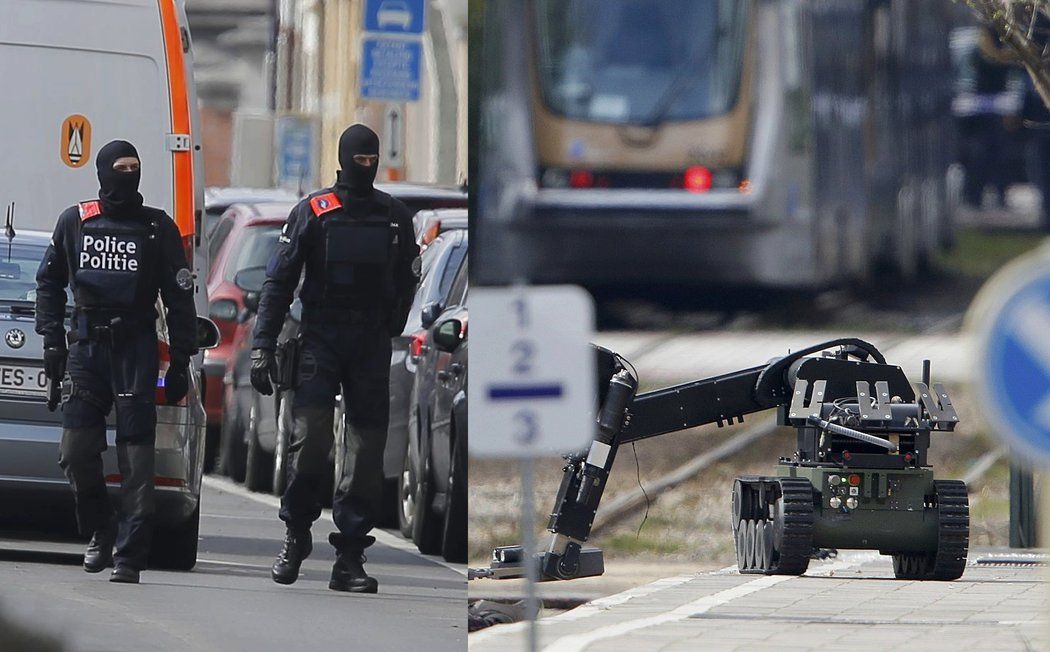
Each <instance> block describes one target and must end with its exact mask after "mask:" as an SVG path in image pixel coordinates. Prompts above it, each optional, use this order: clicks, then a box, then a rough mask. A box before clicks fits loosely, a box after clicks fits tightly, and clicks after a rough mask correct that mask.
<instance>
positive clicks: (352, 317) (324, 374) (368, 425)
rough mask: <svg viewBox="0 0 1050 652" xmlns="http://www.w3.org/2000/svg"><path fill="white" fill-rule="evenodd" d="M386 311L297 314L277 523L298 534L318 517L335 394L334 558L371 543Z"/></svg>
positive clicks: (382, 422)
mask: <svg viewBox="0 0 1050 652" xmlns="http://www.w3.org/2000/svg"><path fill="white" fill-rule="evenodd" d="M387 319H388V315H387V311H384V310H347V311H343V312H342V315H341V316H340V318H338V319H335V318H333V317H331V316H329V317H328V318H325V319H320V318H318V319H315V320H311V319H310V318H309V316H307V315H304V319H303V326H302V352H301V355H300V359H299V374H298V385H297V388H296V390H295V397H294V399H293V400H292V419H293V424H294V425H293V432H292V442H291V444H290V446H289V460H288V485H287V489H285V492H284V496H283V497H282V499H281V511H280V517H281V520H282V521H284V522H285V523H286V524H287V526H288V527H289V528H291V529H293V530H298V531H300V532H304V531H307V530H309V529H310V526H311V525H312V524H313V522H314V521H316V520H317V518H318V517H319V516H320V515H321V491H323V490H324V489H323V488H324V487H325V486H326V484H327V483H326V482H325V475H326V474H327V473H330V471H329V470H328V469H329V467H328V454H329V452H330V451H331V450H332V444H333V443H334V425H335V424H334V421H333V417H334V409H335V397H336V394H338V393H339V392H340V389H342V395H343V399H344V403H345V405H346V414H345V417H344V418H345V419H346V425H347V428H346V429H345V432H346V440H345V442H344V443H345V445H344V446H343V450H345V457H344V460H343V462H344V463H343V469H344V471H343V477H342V478H341V479H340V480H339V484H338V485H337V486H336V491H335V498H334V499H333V501H332V517H333V520H334V521H335V526H336V528H337V529H338V530H339V532H338V534H333V535H332V536H331V537H329V541H330V542H331V543H332V545H333V546H335V548H336V550H337V551H339V552H340V553H343V552H347V551H356V552H360V551H361V550H364V549H365V548H367V547H368V546H370V545H371V544H372V543H374V542H375V538H374V537H372V536H369V534H368V533H369V532H370V531H371V530H372V528H373V527H374V525H375V520H376V517H377V515H378V513H379V509H380V505H381V503H382V491H383V449H384V447H385V446H386V434H387V424H388V422H389V418H390V415H389V410H390V388H389V385H390V334H389V332H388V331H389V328H388V326H387Z"/></svg>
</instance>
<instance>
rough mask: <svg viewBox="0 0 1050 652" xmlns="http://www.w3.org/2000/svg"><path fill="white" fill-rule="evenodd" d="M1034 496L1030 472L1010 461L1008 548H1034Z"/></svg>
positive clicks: (1014, 460)
mask: <svg viewBox="0 0 1050 652" xmlns="http://www.w3.org/2000/svg"><path fill="white" fill-rule="evenodd" d="M1035 520H1036V519H1035V495H1034V482H1033V478H1032V471H1031V470H1030V469H1027V468H1025V467H1024V466H1023V465H1022V464H1020V463H1019V462H1017V460H1016V459H1012V460H1011V461H1010V547H1011V548H1034V547H1035V546H1036V545H1037V543H1036V523H1035Z"/></svg>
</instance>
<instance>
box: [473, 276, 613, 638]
mask: <svg viewBox="0 0 1050 652" xmlns="http://www.w3.org/2000/svg"><path fill="white" fill-rule="evenodd" d="M470 310H471V322H472V326H471V334H470V337H471V345H470V347H471V349H472V355H471V358H472V360H471V370H470V387H469V390H468V391H469V397H468V398H469V404H470V421H471V423H472V424H477V425H475V426H472V427H471V434H470V441H469V449H470V453H471V455H475V456H500V457H517V458H520V459H521V485H522V500H521V532H522V534H523V537H522V547H523V555H524V559H525V577H526V579H527V583H526V586H527V589H526V596H525V613H526V618H527V620H528V627H529V629H528V649H529V650H536V614H537V611H538V608H537V603H536V582H537V580H538V577H537V576H538V574H539V568H538V566H537V564H536V563H534V562H533V560H534V559H535V550H536V533H535V532H534V528H535V522H534V520H535V519H534V516H535V515H534V514H533V511H534V508H533V500H532V499H533V487H532V484H533V480H532V458H533V457H536V456H539V455H549V454H552V453H559V452H568V451H580V450H583V449H585V448H587V446H588V445H589V444H590V442H591V439H592V438H593V436H594V407H595V401H596V396H597V393H596V391H595V379H594V376H595V356H594V351H593V350H592V349H591V346H590V340H591V336H592V334H593V330H594V302H593V300H592V299H591V296H590V295H589V294H587V293H586V292H585V291H584V290H583V289H581V288H578V287H575V286H538V287H528V286H524V285H519V286H515V287H511V288H475V289H473V290H471V297H470Z"/></svg>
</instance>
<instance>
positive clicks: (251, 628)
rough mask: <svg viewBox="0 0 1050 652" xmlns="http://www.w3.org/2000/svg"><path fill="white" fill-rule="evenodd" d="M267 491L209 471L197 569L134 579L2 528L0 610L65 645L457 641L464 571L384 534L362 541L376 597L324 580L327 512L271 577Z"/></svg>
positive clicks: (276, 526) (252, 646)
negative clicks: (303, 547) (310, 540)
mask: <svg viewBox="0 0 1050 652" xmlns="http://www.w3.org/2000/svg"><path fill="white" fill-rule="evenodd" d="M275 500H276V499H273V498H270V497H267V496H261V495H250V494H248V493H247V492H245V491H244V490H243V489H241V488H240V487H235V486H233V485H230V484H229V483H225V482H222V481H215V480H209V481H208V482H207V483H206V486H205V492H204V496H203V512H202V519H201V542H200V551H199V554H198V563H197V567H196V568H195V569H194V570H193V571H192V572H188V573H176V572H166V571H154V570H151V571H146V572H144V573H143V575H142V584H140V585H138V586H133V585H119V584H112V583H110V582H108V581H107V580H108V577H109V574H108V572H107V573H100V574H98V575H89V574H87V573H85V572H84V571H83V570H82V569H81V567H80V564H81V561H82V551H83V545H82V544H80V543H75V542H68V541H41V540H25V539H12V538H4V534H3V533H0V613H2V614H3V616H4V617H6V618H8V619H10V620H13V621H15V622H16V623H19V624H21V625H23V626H26V627H30V628H33V629H35V630H37V631H41V632H48V633H50V634H52V635H54V636H58V637H60V638H62V639H63V640H64V642H65V643H66V645H67V649H71V650H85V651H87V650H134V651H136V652H138V651H141V650H147V649H148V650H223V651H227V650H231V651H232V650H246V651H262V650H282V651H285V650H296V649H313V650H335V649H370V650H426V651H427V652H438V651H443V650H463V649H465V647H466V577H465V575H464V574H463V572H462V571H461V570H460V569H458V568H456V567H454V566H451V565H448V564H445V563H444V562H442V561H440V560H439V559H437V558H432V557H423V556H421V555H419V554H418V553H416V552H414V549H411V546H410V545H409V544H408V543H407V542H404V541H403V540H401V539H399V538H397V537H395V536H394V535H393V534H391V533H388V532H382V533H380V536H379V539H380V540H379V541H378V542H377V543H376V545H374V546H372V547H371V548H370V549H369V550H368V563H367V566H366V567H367V569H368V571H369V573H370V574H371V575H373V576H374V577H376V578H377V579H378V580H379V593H378V594H376V595H354V594H349V593H337V592H335V591H331V590H329V589H328V578H329V574H330V571H331V567H332V563H333V562H334V560H335V556H334V552H333V550H332V548H331V546H329V545H328V543H327V535H328V533H329V532H332V531H334V527H333V526H332V523H331V520H330V518H329V515H328V514H327V513H326V515H325V516H323V517H322V518H321V520H319V521H318V522H317V524H316V525H315V526H314V551H313V554H312V555H311V557H310V558H309V559H308V560H307V561H306V562H305V563H304V564H303V570H302V575H301V576H300V578H299V581H298V582H296V583H295V584H294V585H291V586H280V585H277V584H275V583H273V582H272V581H271V580H270V564H271V563H272V561H273V557H274V555H275V554H276V553H277V551H278V550H279V549H280V542H281V539H282V537H283V534H284V528H283V525H282V524H281V522H280V521H279V520H278V519H277V514H276V509H275V508H274V507H273V506H272V503H273V501H275ZM0 647H2V646H0Z"/></svg>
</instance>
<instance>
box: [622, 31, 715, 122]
mask: <svg viewBox="0 0 1050 652" xmlns="http://www.w3.org/2000/svg"><path fill="white" fill-rule="evenodd" d="M728 36H729V29H728V27H727V25H725V24H724V23H723V24H720V25H719V27H718V31H717V33H716V35H715V39H714V42H715V43H720V42H721V41H722V39H724V38H727V37H728ZM701 45H710V44H709V43H702V40H701V39H696V40H693V41H692V42H691V43H690V45H689V56H688V57H686V58H685V59H683V60H682V63H681V64H679V66H678V71H677V72H676V73H675V76H674V79H672V80H671V84H670V85H669V86H668V87H667V90H666V91H664V94H663V95H661V96H660V99H659V100H658V101H657V102H656V106H655V107H654V108H653V110H652V111H651V112H650V113H649V115H648V116H647V117H646V118H645V119H644V120H641V121H640V124H642V125H643V126H645V127H652V128H655V127H659V126H660V125H661V124H663V123H664V121H665V120H666V119H667V116H668V114H670V113H671V109H673V108H674V107H675V105H676V104H677V103H678V100H680V99H682V97H683V96H684V95H685V93H686V92H688V91H690V90H692V88H693V86H695V85H696V83H697V82H698V81H700V80H701V79H706V78H707V76H706V75H702V74H698V72H697V71H698V70H699V66H700V64H701V59H702V57H701V55H702V54H703V53H704V52H706V51H707V50H708V48H706V47H701ZM716 59H717V58H716Z"/></svg>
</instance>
